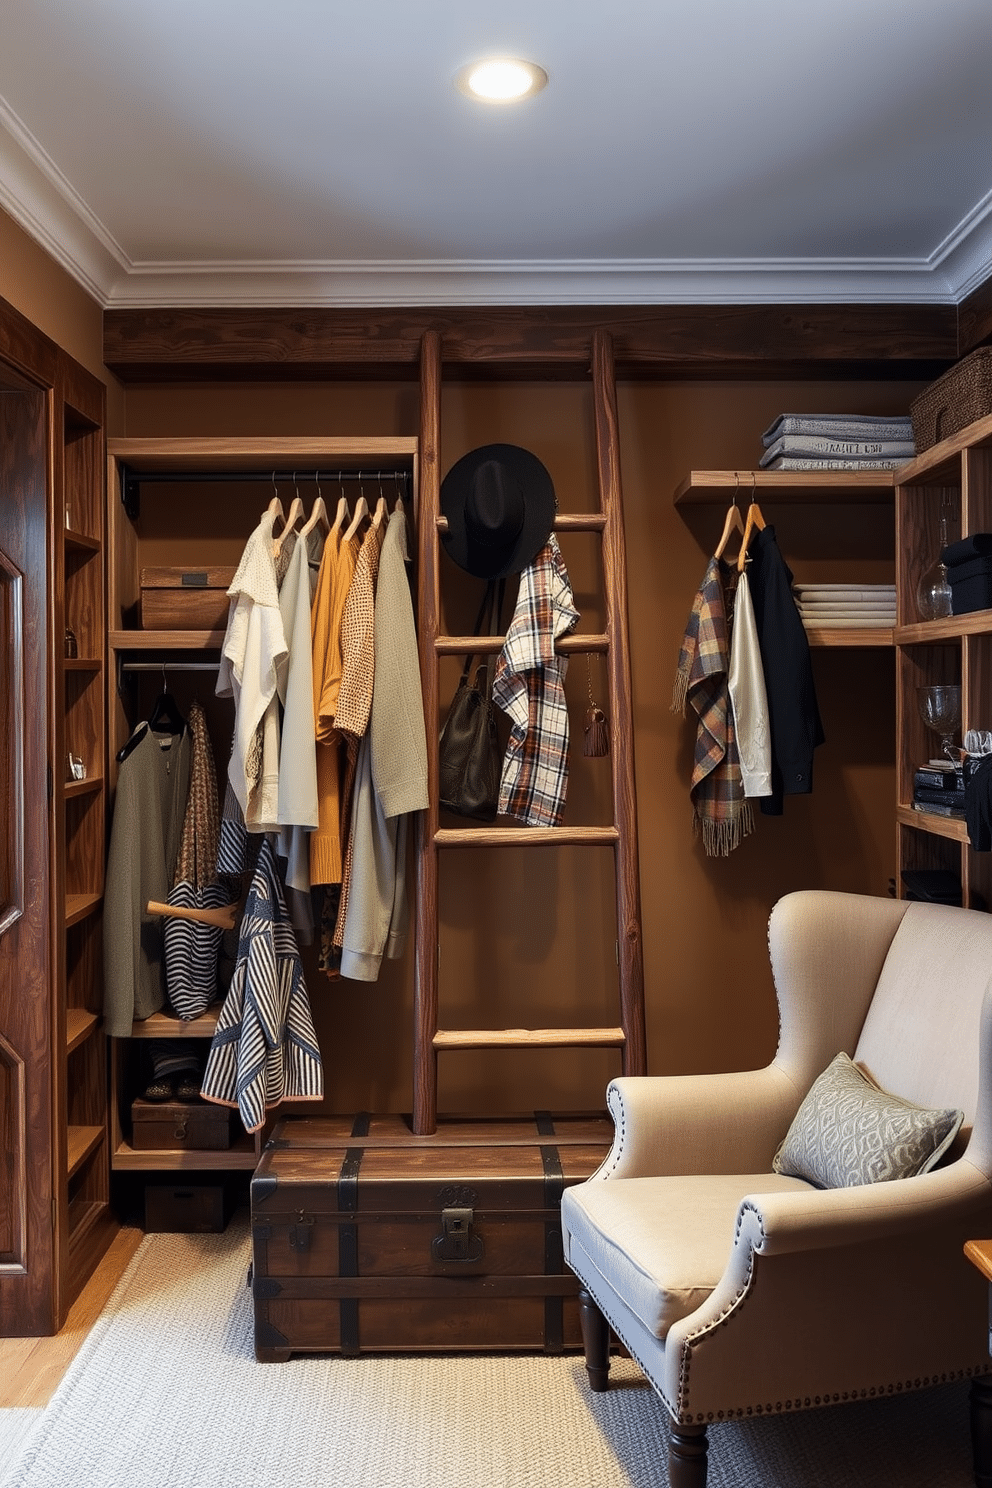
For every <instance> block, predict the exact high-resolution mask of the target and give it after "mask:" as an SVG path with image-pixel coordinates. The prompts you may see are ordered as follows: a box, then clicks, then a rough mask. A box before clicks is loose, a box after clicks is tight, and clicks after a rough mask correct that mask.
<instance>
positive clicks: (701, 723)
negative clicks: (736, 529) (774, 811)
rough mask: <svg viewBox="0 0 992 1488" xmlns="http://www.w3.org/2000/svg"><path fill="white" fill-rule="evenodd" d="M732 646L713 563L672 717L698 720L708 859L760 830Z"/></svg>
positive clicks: (686, 642)
mask: <svg viewBox="0 0 992 1488" xmlns="http://www.w3.org/2000/svg"><path fill="white" fill-rule="evenodd" d="M729 667H730V646H729V639H728V633H727V615H726V607H725V603H724V588H723V575H722V571H721V567H720V561H719V559H717V558H711V559H710V561H709V564H708V565H707V568H706V573H705V575H704V577H703V582H702V584H701V585H700V588H699V592H698V594H697V595H696V598H695V600H694V601H693V605H692V612H691V614H690V616H689V621H688V624H687V625H686V629H685V636H684V638H683V640H682V649H681V651H680V652H679V665H678V671H677V672H676V676H675V687H674V690H673V692H672V712H673V713H681V714H682V716H683V718H684V717H685V716H686V705H687V704H688V705H689V706H691V707H692V709H693V711H694V712H695V713H696V715H697V717H698V728H697V732H696V752H695V758H694V760H693V767H692V781H691V783H690V786H689V794H690V797H691V799H692V807H693V813H694V817H693V825H694V829H695V830H696V831H698V832H700V833H701V835H702V839H703V850H704V851H705V853H706V855H707V857H710V858H717V857H719V858H726V857H729V855H730V853H731V852H733V850H734V848H735V847H739V846H740V844H741V842H742V841H743V840H744V838H745V837H746V836H747V835H748V833H749V832H753V830H754V816H753V814H752V811H751V807H750V805H749V804H748V802H747V801H746V800H745V798H744V783H743V780H742V779H741V766H740V758H739V756H738V753H737V739H736V736H735V734H734V717H733V712H732V710H731V707H730V694H729V689H728V685H727V676H728V671H729Z"/></svg>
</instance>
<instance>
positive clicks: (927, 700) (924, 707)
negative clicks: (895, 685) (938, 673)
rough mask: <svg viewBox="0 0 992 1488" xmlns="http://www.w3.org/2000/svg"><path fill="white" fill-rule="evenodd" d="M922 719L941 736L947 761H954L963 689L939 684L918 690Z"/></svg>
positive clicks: (953, 684)
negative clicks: (955, 736)
mask: <svg viewBox="0 0 992 1488" xmlns="http://www.w3.org/2000/svg"><path fill="white" fill-rule="evenodd" d="M916 701H917V706H918V707H919V710H920V717H921V718H922V719H923V722H924V723H925V724H926V726H927V728H928V729H932V730H933V732H934V733H935V734H939V735H940V747H941V750H942V751H943V753H944V755H945V756H946V758H947V759H949V760H951V761H952V763H953V762H955V761H954V735H955V732H956V731H957V729H958V728H960V726H961V688H960V687H959V686H958V685H957V684H956V683H948V682H939V683H935V684H934V685H932V686H930V687H918V688H917V689H916Z"/></svg>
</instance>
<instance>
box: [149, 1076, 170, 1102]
mask: <svg viewBox="0 0 992 1488" xmlns="http://www.w3.org/2000/svg"><path fill="white" fill-rule="evenodd" d="M175 1096H176V1087H175V1085H174V1084H173V1081H172V1076H171V1075H156V1077H155V1079H154V1080H153V1081H152V1082H151V1084H150V1085H148V1086H146V1088H145V1100H148V1101H169V1100H174V1099H175Z"/></svg>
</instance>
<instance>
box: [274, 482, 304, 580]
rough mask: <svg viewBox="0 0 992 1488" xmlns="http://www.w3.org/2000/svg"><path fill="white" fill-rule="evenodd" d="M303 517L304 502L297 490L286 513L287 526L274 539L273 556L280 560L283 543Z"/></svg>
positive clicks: (294, 483)
mask: <svg viewBox="0 0 992 1488" xmlns="http://www.w3.org/2000/svg"><path fill="white" fill-rule="evenodd" d="M293 485H294V488H295V486H296V471H295V470H294V471H293ZM303 515H304V508H303V502H302V501H301V500H300V493H299V491H298V490H297V491H296V495H295V496H294V497H293V499H292V501H291V502H290V506H289V511H288V512H287V513H286V523H285V526H284V527H283V529H282V531H281V532H280V534H279V536H278V537H277V538H274V539H273V542H272V553H273V556H274V557H276V558H278V556H279V554H280V552H281V551H282V545H283V543H284V542H285V541H286V539H287V537H288V536H289V534H290V533H291V532H292V530H293V528H294V527H295V526H296V524H297V522H298V521H299V520H300V518H301V517H302V516H303Z"/></svg>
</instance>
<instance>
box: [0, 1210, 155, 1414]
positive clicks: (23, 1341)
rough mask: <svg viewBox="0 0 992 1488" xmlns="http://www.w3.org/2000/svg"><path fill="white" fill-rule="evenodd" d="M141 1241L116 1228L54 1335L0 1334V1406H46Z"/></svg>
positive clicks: (133, 1233) (129, 1231)
mask: <svg viewBox="0 0 992 1488" xmlns="http://www.w3.org/2000/svg"><path fill="white" fill-rule="evenodd" d="M143 1239H144V1232H143V1231H142V1230H138V1229H130V1228H128V1229H122V1230H119V1231H118V1233H117V1235H116V1236H115V1238H114V1240H113V1242H112V1243H111V1245H110V1247H109V1249H108V1250H107V1253H106V1255H105V1256H104V1258H103V1260H102V1261H101V1262H100V1264H99V1266H98V1267H97V1269H96V1271H95V1272H94V1273H93V1275H92V1277H91V1278H90V1281H89V1283H88V1284H87V1286H86V1287H85V1288H84V1289H83V1291H82V1292H81V1293H80V1295H79V1297H78V1298H77V1300H76V1301H75V1303H74V1304H73V1306H72V1307H71V1308H70V1310H69V1316H68V1318H67V1319H66V1322H65V1326H64V1327H63V1328H62V1330H61V1331H60V1332H59V1333H57V1334H56V1335H55V1337H54V1338H0V1408H3V1407H7V1406H45V1405H47V1404H48V1402H49V1400H50V1399H51V1397H52V1395H53V1394H54V1392H55V1389H56V1386H57V1385H58V1383H59V1381H60V1380H61V1378H62V1376H63V1375H64V1374H65V1372H66V1370H67V1369H68V1367H69V1365H70V1364H71V1363H72V1361H73V1359H74V1358H75V1357H76V1354H77V1353H78V1351H79V1349H80V1348H81V1346H82V1344H83V1340H84V1339H85V1338H86V1335H87V1333H88V1332H89V1331H90V1329H91V1328H92V1326H93V1324H94V1323H95V1322H96V1320H97V1318H98V1317H99V1316H100V1313H101V1312H102V1311H103V1309H104V1306H105V1305H106V1302H107V1299H108V1297H109V1296H110V1294H111V1292H112V1291H113V1290H114V1287H115V1286H116V1285H117V1283H118V1281H119V1280H120V1278H121V1276H122V1275H123V1274H124V1271H125V1270H126V1268H127V1264H128V1262H129V1261H130V1259H131V1257H132V1256H133V1255H134V1252H135V1251H136V1250H137V1248H138V1246H139V1245H140V1244H141V1241H142V1240H143Z"/></svg>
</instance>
